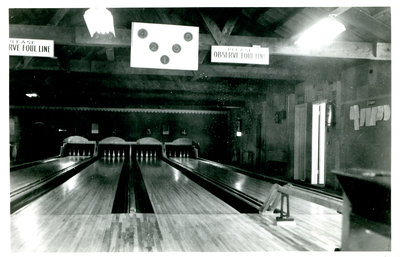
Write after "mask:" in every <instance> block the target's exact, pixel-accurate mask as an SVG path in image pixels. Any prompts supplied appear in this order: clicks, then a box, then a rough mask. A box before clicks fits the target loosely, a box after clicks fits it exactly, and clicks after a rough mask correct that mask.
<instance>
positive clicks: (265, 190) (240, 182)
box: [170, 157, 272, 202]
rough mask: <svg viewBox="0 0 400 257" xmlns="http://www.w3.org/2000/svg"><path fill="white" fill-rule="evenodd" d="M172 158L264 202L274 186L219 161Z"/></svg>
mask: <svg viewBox="0 0 400 257" xmlns="http://www.w3.org/2000/svg"><path fill="white" fill-rule="evenodd" d="M170 159H172V160H174V161H176V162H178V163H181V164H182V165H184V166H186V167H188V168H191V169H193V170H196V172H198V173H200V174H202V175H204V176H206V177H208V178H211V179H213V180H215V181H217V182H220V183H222V184H224V185H227V186H230V187H232V188H234V189H236V190H238V191H240V192H243V193H245V194H247V195H249V196H252V197H254V198H255V199H257V200H259V201H261V202H264V201H265V199H266V198H267V197H268V195H269V190H270V188H271V187H272V184H271V183H269V182H267V181H263V180H260V179H256V178H252V177H250V176H247V175H245V174H242V173H239V172H236V171H234V170H233V169H231V168H229V167H227V166H225V165H222V164H219V163H215V162H205V161H203V160H198V159H192V158H180V157H179V158H170Z"/></svg>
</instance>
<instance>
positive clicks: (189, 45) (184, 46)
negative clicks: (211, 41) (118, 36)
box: [131, 22, 199, 70]
mask: <svg viewBox="0 0 400 257" xmlns="http://www.w3.org/2000/svg"><path fill="white" fill-rule="evenodd" d="M198 53H199V28H198V27H193V26H181V25H164V24H155V23H141V22H132V35H131V67H135V68H153V69H174V70H198Z"/></svg>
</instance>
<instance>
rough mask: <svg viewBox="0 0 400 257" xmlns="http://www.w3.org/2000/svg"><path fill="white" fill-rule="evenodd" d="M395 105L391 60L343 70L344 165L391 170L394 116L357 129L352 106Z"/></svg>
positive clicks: (341, 160) (342, 119) (342, 137)
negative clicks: (351, 118) (351, 115)
mask: <svg viewBox="0 0 400 257" xmlns="http://www.w3.org/2000/svg"><path fill="white" fill-rule="evenodd" d="M352 105H358V106H359V107H360V109H361V108H367V107H374V106H380V105H390V107H391V64H390V62H369V63H366V64H363V65H360V66H357V67H353V68H350V69H347V70H346V71H345V72H343V74H342V105H341V111H342V114H341V117H340V124H341V125H342V126H341V128H340V129H341V151H340V167H341V168H349V167H359V168H368V169H378V170H385V171H390V170H391V168H390V163H391V156H390V155H391V119H390V120H388V121H378V122H377V124H376V126H369V127H365V126H364V127H360V130H354V123H353V121H352V120H350V119H349V110H350V106H352Z"/></svg>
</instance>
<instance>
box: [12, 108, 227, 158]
mask: <svg viewBox="0 0 400 257" xmlns="http://www.w3.org/2000/svg"><path fill="white" fill-rule="evenodd" d="M10 117H11V119H13V120H17V121H18V128H19V130H18V132H17V133H18V135H14V137H13V138H15V139H14V141H16V142H14V143H17V144H18V145H19V147H18V159H19V160H28V159H31V160H34V159H40V158H46V157H49V156H52V155H57V154H58V153H59V150H60V146H61V145H62V140H63V139H64V138H66V137H68V136H71V135H79V136H83V137H85V138H87V139H89V140H96V141H99V140H101V139H103V138H106V137H109V136H118V137H121V138H123V139H125V140H126V141H136V140H137V139H139V138H142V137H146V136H151V137H154V138H156V139H158V140H160V141H162V142H171V141H173V140H174V139H177V138H180V137H188V138H191V139H193V140H194V141H196V142H198V143H199V144H200V155H201V156H202V157H205V158H208V159H212V160H217V161H220V160H225V159H226V158H227V154H226V153H227V148H229V146H228V140H227V133H226V131H227V129H228V125H227V124H228V121H227V120H228V115H226V114H220V113H212V114H200V113H179V114H178V113H150V112H106V111H101V112H100V111H54V110H17V109H15V110H11V112H10ZM92 123H97V124H98V127H99V133H98V134H92V131H91V126H92ZM163 126H164V127H165V126H168V127H169V135H163V134H162V130H163ZM148 129H150V131H151V134H150V135H149V134H148ZM184 129H185V130H186V132H187V135H182V134H181V131H182V130H184ZM59 130H61V131H59ZM64 130H66V131H64Z"/></svg>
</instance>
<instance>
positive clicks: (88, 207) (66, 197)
mask: <svg viewBox="0 0 400 257" xmlns="http://www.w3.org/2000/svg"><path fill="white" fill-rule="evenodd" d="M123 163H124V159H122V158H119V159H116V158H115V159H105V158H102V159H99V160H97V161H96V162H94V163H93V164H91V165H89V166H88V167H86V168H85V169H83V170H82V171H80V172H79V173H78V174H76V175H75V176H73V177H72V178H70V179H69V180H67V181H66V182H64V183H63V184H61V185H60V186H58V187H56V188H54V189H53V190H51V191H50V192H48V193H46V194H45V195H43V196H41V197H40V198H38V199H37V200H35V201H34V202H32V203H30V204H28V205H27V206H26V207H24V208H23V209H21V210H20V212H28V213H34V214H37V215H39V214H48V215H52V214H57V215H60V214H109V213H111V210H112V206H113V202H114V197H115V193H116V189H117V186H118V180H119V176H120V173H121V170H122V166H123Z"/></svg>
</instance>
